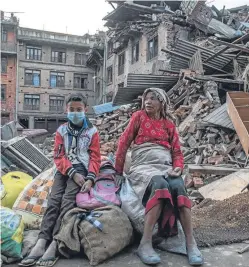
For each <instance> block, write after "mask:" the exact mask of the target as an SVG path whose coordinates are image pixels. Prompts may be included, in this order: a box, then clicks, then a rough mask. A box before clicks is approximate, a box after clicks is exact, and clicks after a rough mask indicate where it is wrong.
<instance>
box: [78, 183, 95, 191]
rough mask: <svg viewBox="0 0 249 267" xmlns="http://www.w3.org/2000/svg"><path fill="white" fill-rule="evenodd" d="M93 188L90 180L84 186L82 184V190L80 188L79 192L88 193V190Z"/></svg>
mask: <svg viewBox="0 0 249 267" xmlns="http://www.w3.org/2000/svg"><path fill="white" fill-rule="evenodd" d="M92 186H93V182H92V181H91V180H87V181H86V182H85V183H84V184H83V186H82V188H81V190H80V191H81V192H82V193H88V192H89V191H90V189H91V187H92Z"/></svg>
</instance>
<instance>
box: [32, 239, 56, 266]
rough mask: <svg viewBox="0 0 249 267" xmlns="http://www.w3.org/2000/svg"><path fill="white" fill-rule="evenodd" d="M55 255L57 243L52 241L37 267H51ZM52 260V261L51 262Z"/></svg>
mask: <svg viewBox="0 0 249 267" xmlns="http://www.w3.org/2000/svg"><path fill="white" fill-rule="evenodd" d="M56 253H57V241H55V240H53V241H52V243H51V244H50V246H49V247H48V249H47V250H46V252H45V253H44V254H43V256H42V258H41V259H40V260H39V262H38V263H37V265H38V266H51V265H52V264H53V263H54V260H55V258H56ZM51 259H54V260H51Z"/></svg>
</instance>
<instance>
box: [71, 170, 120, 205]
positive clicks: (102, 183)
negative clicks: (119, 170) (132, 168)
mask: <svg viewBox="0 0 249 267" xmlns="http://www.w3.org/2000/svg"><path fill="white" fill-rule="evenodd" d="M114 179H115V178H114V175H112V174H102V175H101V174H100V175H99V176H98V177H97V178H96V181H95V185H94V187H92V188H91V190H90V191H89V192H88V193H82V192H79V193H78V194H77V195H76V204H77V206H78V207H79V208H82V209H88V210H92V209H96V208H100V207H104V206H110V205H111V206H112V205H115V206H121V200H120V198H119V196H118V194H117V191H118V190H119V187H118V186H116V183H115V180H114Z"/></svg>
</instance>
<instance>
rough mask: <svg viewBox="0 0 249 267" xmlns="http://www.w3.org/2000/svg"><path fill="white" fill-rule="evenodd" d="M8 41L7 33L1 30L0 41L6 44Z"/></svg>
mask: <svg viewBox="0 0 249 267" xmlns="http://www.w3.org/2000/svg"><path fill="white" fill-rule="evenodd" d="M7 40H8V31H7V30H5V29H3V28H2V39H1V41H2V42H4V43H6V42H7Z"/></svg>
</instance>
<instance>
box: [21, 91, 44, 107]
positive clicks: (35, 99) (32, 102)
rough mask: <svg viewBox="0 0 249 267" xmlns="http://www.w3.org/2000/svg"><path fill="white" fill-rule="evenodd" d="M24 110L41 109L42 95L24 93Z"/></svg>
mask: <svg viewBox="0 0 249 267" xmlns="http://www.w3.org/2000/svg"><path fill="white" fill-rule="evenodd" d="M23 109H24V110H40V95H31V94H30V95H29V94H25V95H24V105H23Z"/></svg>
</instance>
